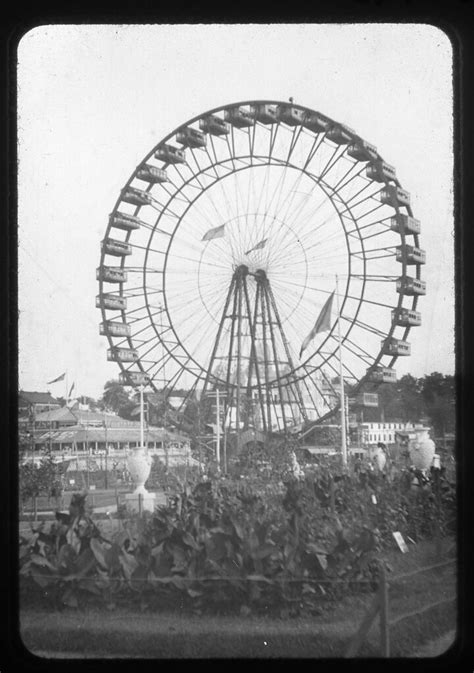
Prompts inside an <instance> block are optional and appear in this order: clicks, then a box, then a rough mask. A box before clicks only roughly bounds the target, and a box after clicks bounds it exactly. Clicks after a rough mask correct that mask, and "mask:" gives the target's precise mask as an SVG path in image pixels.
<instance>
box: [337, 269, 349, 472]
mask: <svg viewBox="0 0 474 673" xmlns="http://www.w3.org/2000/svg"><path fill="white" fill-rule="evenodd" d="M336 299H337V335H338V340H339V384H340V385H339V388H340V398H341V399H340V404H341V451H342V465H343V467H346V466H347V440H346V403H345V395H344V376H343V369H342V340H341V312H340V308H339V279H338V276H337V274H336Z"/></svg>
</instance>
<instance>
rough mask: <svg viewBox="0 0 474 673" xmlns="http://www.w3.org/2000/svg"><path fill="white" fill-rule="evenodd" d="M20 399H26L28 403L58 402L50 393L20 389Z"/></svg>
mask: <svg viewBox="0 0 474 673" xmlns="http://www.w3.org/2000/svg"><path fill="white" fill-rule="evenodd" d="M18 396H19V397H20V399H23V400H26V401H27V402H29V403H30V404H58V405H59V402H58V400H57V399H55V398H54V397H53V396H52V395H51V393H38V392H35V391H34V392H30V391H27V390H20V392H19V393H18Z"/></svg>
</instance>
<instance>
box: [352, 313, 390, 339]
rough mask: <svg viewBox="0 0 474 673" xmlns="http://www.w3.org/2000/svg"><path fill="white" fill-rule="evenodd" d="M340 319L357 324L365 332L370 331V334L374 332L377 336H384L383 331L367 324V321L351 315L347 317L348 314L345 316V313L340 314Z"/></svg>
mask: <svg viewBox="0 0 474 673" xmlns="http://www.w3.org/2000/svg"><path fill="white" fill-rule="evenodd" d="M341 319H342V320H345V321H346V322H348V323H350V324H354V325H357V326H358V327H360V328H361V329H363V330H365V331H367V332H371V333H372V334H375V335H376V336H378V337H385V336H386V334H385V332H382V331H381V330H380V329H378V328H377V327H375V326H373V325H369V324H368V323H365V322H363V321H362V320H358V319H357V318H351V317H348V316H345V315H342V314H341Z"/></svg>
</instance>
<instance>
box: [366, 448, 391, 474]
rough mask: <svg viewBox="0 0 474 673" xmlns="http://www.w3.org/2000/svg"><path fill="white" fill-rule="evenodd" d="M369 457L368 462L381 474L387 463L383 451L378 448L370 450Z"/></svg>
mask: <svg viewBox="0 0 474 673" xmlns="http://www.w3.org/2000/svg"><path fill="white" fill-rule="evenodd" d="M369 457H370V460H371V461H372V462H373V463H375V465H376V466H377V469H378V470H380V472H382V471H383V469H384V467H385V463H386V462H387V456H386V454H385V451H384V450H383V449H381V448H380V446H377V447H374V448H371V449H370V451H369Z"/></svg>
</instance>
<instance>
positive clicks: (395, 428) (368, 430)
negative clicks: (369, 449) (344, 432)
mask: <svg viewBox="0 0 474 673" xmlns="http://www.w3.org/2000/svg"><path fill="white" fill-rule="evenodd" d="M420 427H421V425H420V424H419V423H396V422H391V423H362V425H361V426H360V428H361V437H360V440H361V443H362V444H368V445H370V444H378V442H383V443H384V444H396V442H397V438H396V434H398V433H407V432H411V431H413V430H414V429H415V428H420Z"/></svg>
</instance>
